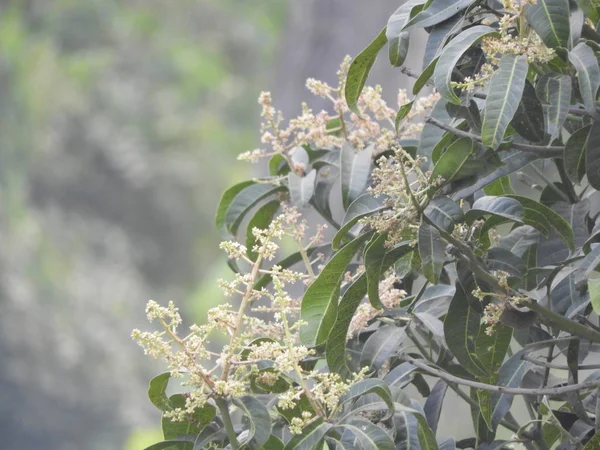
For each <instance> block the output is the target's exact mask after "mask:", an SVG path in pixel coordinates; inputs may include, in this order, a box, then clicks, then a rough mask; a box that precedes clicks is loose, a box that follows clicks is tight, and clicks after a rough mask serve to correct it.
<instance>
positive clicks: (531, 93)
mask: <svg viewBox="0 0 600 450" xmlns="http://www.w3.org/2000/svg"><path fill="white" fill-rule="evenodd" d="M567 78H568V77H567ZM570 100H571V99H570V98H569V104H570ZM568 109H569V108H568V106H567V111H568ZM564 119H566V114H565V117H564V118H563V119H562V121H563V122H564ZM510 124H511V125H512V127H513V128H514V129H515V131H516V132H517V133H519V134H520V135H521V136H523V137H524V138H525V139H527V140H529V141H532V142H542V141H543V140H544V137H545V132H544V130H545V129H546V127H545V125H544V110H543V109H542V104H541V103H540V101H539V100H538V98H537V96H536V94H535V88H534V87H533V86H532V85H531V83H529V81H525V87H524V89H523V96H522V97H521V101H520V102H519V106H518V107H517V111H516V112H515V116H514V117H513V119H512V121H511V122H510ZM561 127H562V123H561ZM559 131H560V129H559Z"/></svg>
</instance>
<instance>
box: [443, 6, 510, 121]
mask: <svg viewBox="0 0 600 450" xmlns="http://www.w3.org/2000/svg"><path fill="white" fill-rule="evenodd" d="M448 3H450V2H448ZM490 34H497V33H496V32H495V31H494V29H493V28H490V27H487V26H483V25H476V26H474V27H472V28H469V29H468V30H465V31H463V32H462V33H461V34H460V35H458V36H457V37H455V38H454V39H453V40H452V41H451V42H450V43H449V44H448V45H447V46H446V47H445V48H444V49H443V50H442V52H441V53H440V57H439V59H438V61H437V64H435V69H434V72H433V81H434V84H435V87H436V88H437V90H438V91H439V92H440V95H441V96H442V98H444V99H445V100H447V101H449V102H452V103H455V104H457V105H458V104H460V99H459V98H458V96H457V95H456V94H455V93H454V88H453V87H452V84H451V81H452V72H453V71H454V66H456V64H457V63H458V60H459V59H460V58H461V56H462V55H463V53H465V52H466V51H467V50H468V49H469V48H470V47H471V46H472V45H473V44H475V43H476V42H478V41H479V40H481V39H482V38H483V37H485V36H487V35H490ZM511 118H512V116H511Z"/></svg>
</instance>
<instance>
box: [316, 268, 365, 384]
mask: <svg viewBox="0 0 600 450" xmlns="http://www.w3.org/2000/svg"><path fill="white" fill-rule="evenodd" d="M366 293H367V276H366V274H364V273H363V274H362V275H361V276H360V277H358V278H357V279H356V280H355V281H354V282H353V283H352V284H351V285H350V287H348V289H347V290H346V292H344V295H343V296H342V299H341V300H340V304H339V307H338V314H337V318H336V320H335V323H334V325H333V328H332V329H331V333H329V336H328V337H327V343H326V346H325V357H326V359H327V366H328V367H329V371H330V372H331V373H339V374H340V375H341V376H342V377H343V378H347V377H349V376H350V369H349V368H348V365H347V364H346V337H347V335H348V328H349V327H350V322H351V321H352V318H353V317H354V313H355V312H356V309H357V308H358V305H359V304H360V302H361V301H362V299H363V298H364V297H365V294H366Z"/></svg>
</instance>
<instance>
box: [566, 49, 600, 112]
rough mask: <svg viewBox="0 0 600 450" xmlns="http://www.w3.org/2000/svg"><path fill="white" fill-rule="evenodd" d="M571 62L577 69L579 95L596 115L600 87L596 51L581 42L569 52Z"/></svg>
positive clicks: (589, 110) (587, 107)
mask: <svg viewBox="0 0 600 450" xmlns="http://www.w3.org/2000/svg"><path fill="white" fill-rule="evenodd" d="M569 61H571V63H572V64H573V65H574V66H575V69H577V79H578V81H579V93H580V94H581V98H582V100H583V104H584V105H585V109H586V110H587V111H588V113H590V114H592V115H593V114H595V113H596V95H597V94H598V87H600V66H598V59H597V58H596V55H594V51H593V50H592V49H591V48H590V47H589V46H588V45H587V44H586V43H585V42H580V43H579V44H577V45H576V46H575V48H574V49H573V50H571V51H570V52H569Z"/></svg>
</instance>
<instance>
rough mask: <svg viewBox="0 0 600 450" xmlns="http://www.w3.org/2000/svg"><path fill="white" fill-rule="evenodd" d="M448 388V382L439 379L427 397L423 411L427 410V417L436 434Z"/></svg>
mask: <svg viewBox="0 0 600 450" xmlns="http://www.w3.org/2000/svg"><path fill="white" fill-rule="evenodd" d="M447 390H448V384H447V383H446V382H445V381H444V380H438V381H437V383H435V386H434V387H433V389H432V390H431V394H429V397H427V400H426V401H425V405H424V406H423V411H424V412H425V418H426V419H427V424H428V425H429V428H431V431H433V433H434V434H435V433H436V431H437V426H438V422H439V420H440V415H441V413H442V405H443V404H444V397H445V396H446V391H447Z"/></svg>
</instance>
